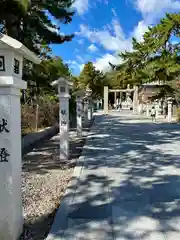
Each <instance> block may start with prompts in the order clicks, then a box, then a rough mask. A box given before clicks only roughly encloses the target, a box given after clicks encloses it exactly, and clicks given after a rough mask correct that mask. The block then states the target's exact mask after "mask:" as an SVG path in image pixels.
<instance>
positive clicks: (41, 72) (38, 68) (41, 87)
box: [24, 57, 71, 102]
mask: <svg viewBox="0 0 180 240" xmlns="http://www.w3.org/2000/svg"><path fill="white" fill-rule="evenodd" d="M28 70H29V65H28V66H27V69H26V71H25V72H24V79H26V81H27V82H28V90H27V92H26V102H36V100H37V98H39V97H40V96H41V95H42V94H43V95H44V94H50V95H51V96H55V95H56V89H55V88H53V87H52V86H51V83H52V82H53V81H54V80H57V79H58V78H59V77H62V76H64V77H65V76H67V77H70V74H71V73H70V70H69V68H68V66H67V65H66V64H64V63H63V60H62V59H61V58H60V57H53V58H50V59H45V60H43V61H42V62H41V63H40V64H39V65H34V66H33V68H32V69H31V70H30V71H28Z"/></svg>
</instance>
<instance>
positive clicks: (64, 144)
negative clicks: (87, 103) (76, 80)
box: [52, 77, 72, 160]
mask: <svg viewBox="0 0 180 240" xmlns="http://www.w3.org/2000/svg"><path fill="white" fill-rule="evenodd" d="M56 85H57V87H58V93H59V133H60V160H68V158H69V98H70V95H69V87H70V86H72V84H71V82H69V81H68V80H67V79H66V78H63V77H60V78H59V79H58V80H56V81H54V82H52V86H56Z"/></svg>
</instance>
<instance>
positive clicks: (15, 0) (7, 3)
mask: <svg viewBox="0 0 180 240" xmlns="http://www.w3.org/2000/svg"><path fill="white" fill-rule="evenodd" d="M27 2H29V3H30V4H28V5H27ZM71 4H72V0H57V1H52V0H44V1H37V0H31V1H27V0H23V1H20V0H3V1H1V2H0V23H1V28H0V32H2V33H6V34H8V35H10V36H11V37H14V38H16V39H17V40H19V41H21V42H23V43H24V44H25V45H26V46H27V47H28V48H29V49H31V50H32V51H34V52H36V53H40V50H41V44H44V43H45V44H50V43H57V44H58V43H63V42H65V41H70V40H71V39H72V37H73V35H67V36H66V35H63V36H62V35H61V34H60V31H59V30H60V28H59V27H57V26H56V25H54V24H53V23H52V21H51V20H50V19H49V17H48V15H50V16H51V18H54V20H55V21H57V22H59V24H60V23H62V24H68V23H70V22H71V20H72V16H73V14H74V12H72V11H70V10H69V8H70V7H71ZM27 6H28V11H27ZM21 9H22V10H21Z"/></svg>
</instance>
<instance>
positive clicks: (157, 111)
mask: <svg viewBox="0 0 180 240" xmlns="http://www.w3.org/2000/svg"><path fill="white" fill-rule="evenodd" d="M155 110H156V119H158V118H159V101H158V100H155Z"/></svg>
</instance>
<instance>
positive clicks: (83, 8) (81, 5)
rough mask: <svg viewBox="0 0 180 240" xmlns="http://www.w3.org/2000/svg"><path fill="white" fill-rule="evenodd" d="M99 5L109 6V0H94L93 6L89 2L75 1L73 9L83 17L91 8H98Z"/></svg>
mask: <svg viewBox="0 0 180 240" xmlns="http://www.w3.org/2000/svg"><path fill="white" fill-rule="evenodd" d="M97 3H103V4H105V5H108V0H93V1H92V3H91V5H90V1H89V0H75V2H74V3H73V5H72V7H73V8H75V9H76V11H77V13H78V14H79V15H83V14H84V13H86V12H87V11H88V9H89V8H90V7H91V8H92V7H95V8H97Z"/></svg>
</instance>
